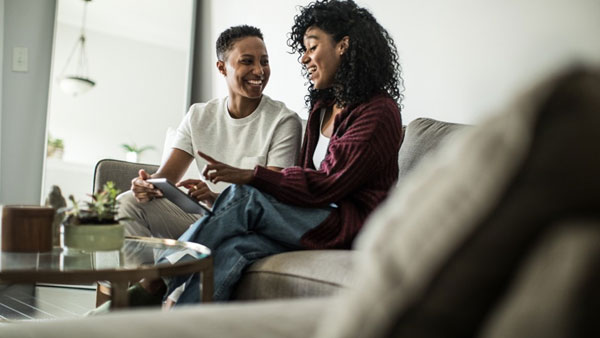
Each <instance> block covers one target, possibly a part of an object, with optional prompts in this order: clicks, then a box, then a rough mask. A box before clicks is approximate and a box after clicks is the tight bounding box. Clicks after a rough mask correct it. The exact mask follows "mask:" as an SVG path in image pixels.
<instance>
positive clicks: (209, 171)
mask: <svg viewBox="0 0 600 338" xmlns="http://www.w3.org/2000/svg"><path fill="white" fill-rule="evenodd" d="M198 155H200V157H202V158H203V159H205V160H206V161H207V162H208V164H207V165H206V166H205V167H204V170H202V175H203V176H204V177H206V179H207V180H209V181H211V182H212V183H218V182H228V183H235V184H248V183H250V181H252V178H253V177H254V170H249V169H239V168H234V167H232V166H230V165H227V164H225V163H222V162H219V161H217V160H215V159H214V158H212V157H210V156H208V155H206V154H204V153H203V152H201V151H198Z"/></svg>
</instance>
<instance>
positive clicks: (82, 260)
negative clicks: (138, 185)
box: [0, 237, 213, 308]
mask: <svg viewBox="0 0 600 338" xmlns="http://www.w3.org/2000/svg"><path fill="white" fill-rule="evenodd" d="M165 255H166V256H167V257H169V258H170V259H169V261H164V262H162V261H161V262H160V263H156V259H157V258H158V257H162V256H165ZM212 263H213V262H212V256H211V255H210V250H209V249H208V248H207V247H205V246H203V245H200V244H197V243H190V242H179V241H176V240H170V239H158V238H148V237H126V239H125V244H124V246H123V248H122V249H121V250H120V251H98V252H93V251H92V252H85V251H80V250H70V249H64V248H58V247H55V248H54V249H53V250H52V251H48V252H40V253H21V252H0V284H32V283H54V284H75V285H81V284H86V283H87V284H91V283H93V282H98V281H108V282H110V284H111V289H112V292H111V300H112V307H113V308H120V307H126V306H127V305H128V303H129V299H128V295H127V288H128V286H129V284H130V283H132V282H137V281H139V280H141V279H143V278H146V279H157V278H160V277H166V276H176V275H185V274H195V273H199V274H200V281H201V286H200V287H201V290H200V295H201V297H202V302H209V301H210V300H211V297H212V293H213V265H212ZM0 305H1V304H0Z"/></svg>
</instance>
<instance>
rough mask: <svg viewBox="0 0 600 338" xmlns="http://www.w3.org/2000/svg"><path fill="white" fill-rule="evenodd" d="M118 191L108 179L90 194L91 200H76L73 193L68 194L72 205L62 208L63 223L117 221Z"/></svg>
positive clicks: (104, 222)
mask: <svg viewBox="0 0 600 338" xmlns="http://www.w3.org/2000/svg"><path fill="white" fill-rule="evenodd" d="M120 192H121V191H120V190H119V189H117V188H115V184H114V182H112V181H108V182H106V184H105V185H104V187H103V188H102V190H101V191H99V192H97V193H95V194H93V195H91V197H92V201H91V202H81V201H77V200H76V199H75V197H73V195H69V200H70V201H71V203H72V204H73V206H72V207H70V208H66V209H65V210H64V212H65V218H64V221H63V223H64V224H67V225H78V224H112V223H118V222H119V221H120V220H121V219H119V218H117V211H118V201H117V195H118V194H119V193H120ZM59 212H60V210H59Z"/></svg>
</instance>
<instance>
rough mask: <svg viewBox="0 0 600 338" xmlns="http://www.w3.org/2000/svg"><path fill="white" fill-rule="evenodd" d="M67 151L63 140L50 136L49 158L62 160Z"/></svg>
mask: <svg viewBox="0 0 600 338" xmlns="http://www.w3.org/2000/svg"><path fill="white" fill-rule="evenodd" d="M64 150H65V144H64V142H63V140H62V139H61V138H54V137H52V136H51V135H49V136H48V146H47V149H46V156H47V157H55V158H58V159H61V158H62V157H63V152H64Z"/></svg>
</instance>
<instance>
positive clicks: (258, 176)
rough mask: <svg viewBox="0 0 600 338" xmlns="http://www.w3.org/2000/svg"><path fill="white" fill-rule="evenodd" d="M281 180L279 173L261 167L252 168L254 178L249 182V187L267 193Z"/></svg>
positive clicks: (281, 176)
mask: <svg viewBox="0 0 600 338" xmlns="http://www.w3.org/2000/svg"><path fill="white" fill-rule="evenodd" d="M282 178H283V174H282V173H281V172H279V171H273V170H269V169H267V168H265V167H262V166H256V167H255V168H254V177H253V178H252V181H250V185H252V186H254V187H256V188H258V189H261V190H265V191H266V192H269V191H270V190H271V189H272V187H277V186H279V182H280V181H281V179H282Z"/></svg>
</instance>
